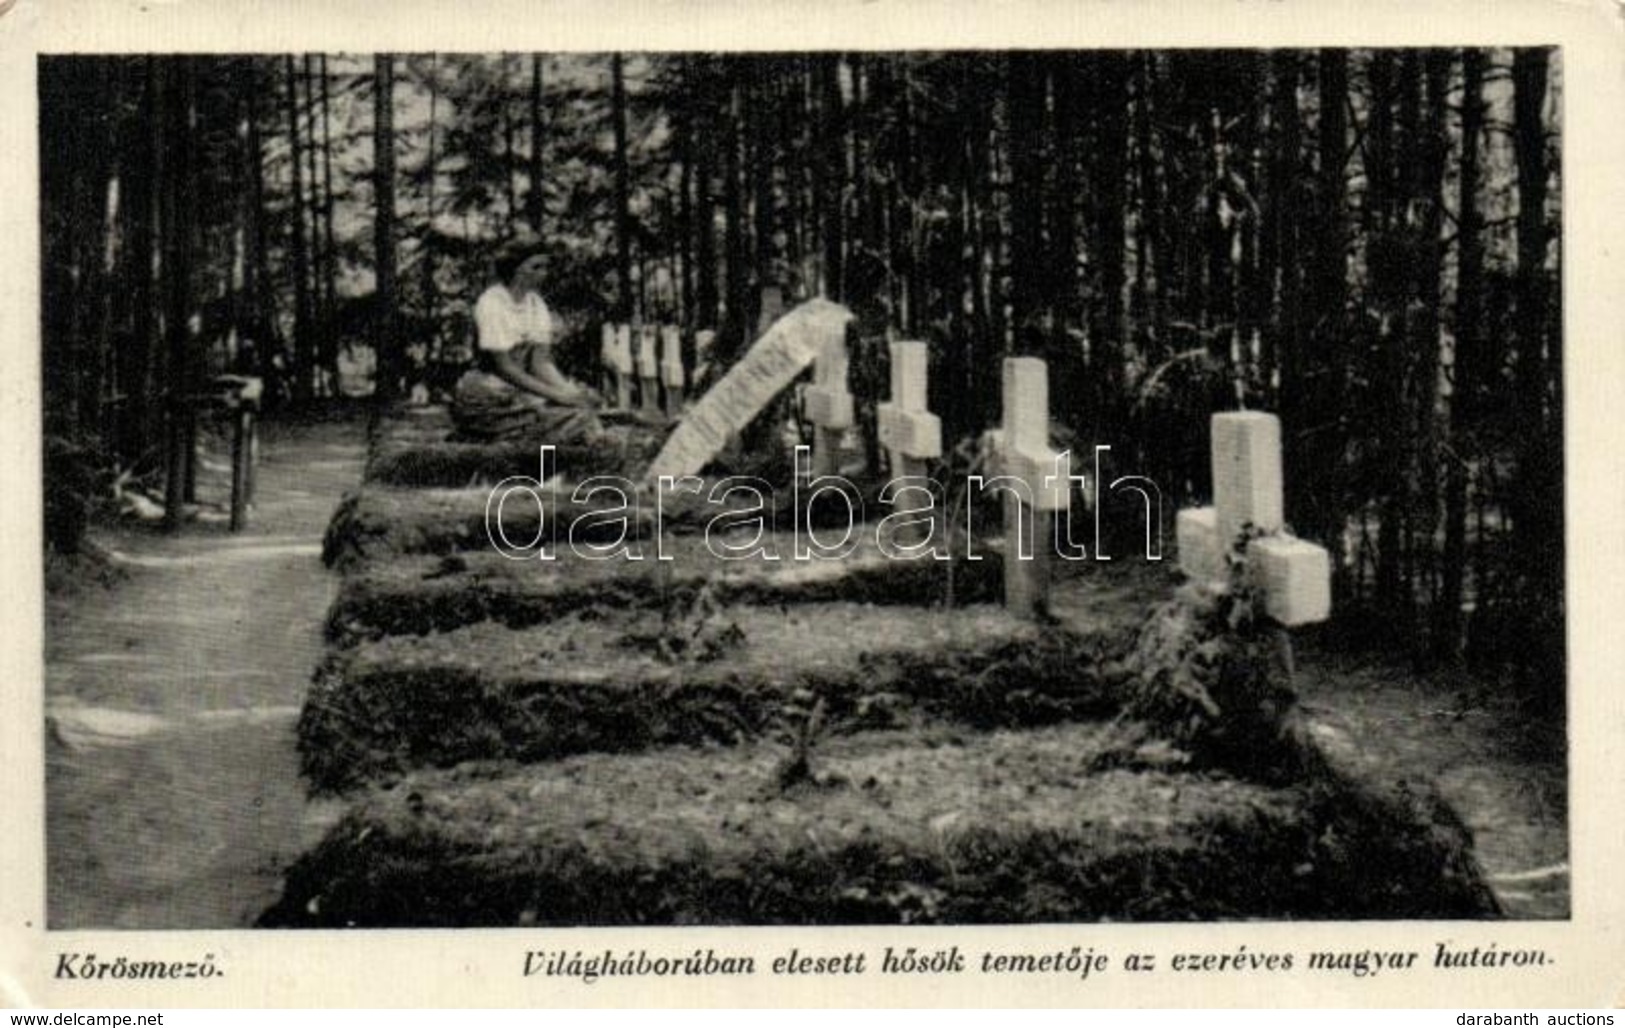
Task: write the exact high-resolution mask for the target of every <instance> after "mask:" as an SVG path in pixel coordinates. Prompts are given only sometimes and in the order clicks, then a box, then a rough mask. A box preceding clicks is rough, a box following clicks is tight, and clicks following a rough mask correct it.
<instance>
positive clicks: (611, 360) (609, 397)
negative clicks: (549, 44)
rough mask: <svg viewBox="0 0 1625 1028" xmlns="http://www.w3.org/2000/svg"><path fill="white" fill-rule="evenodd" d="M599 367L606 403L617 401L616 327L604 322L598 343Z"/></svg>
mask: <svg viewBox="0 0 1625 1028" xmlns="http://www.w3.org/2000/svg"><path fill="white" fill-rule="evenodd" d="M598 367H599V370H600V372H601V375H602V379H601V380H602V382H603V386H602V390H601V391H602V392H603V394H604V402H605V403H613V402H614V401H615V383H616V380H617V379H618V378H619V373H618V372H617V371H616V370H615V325H614V324H613V323H611V322H608V321H606V322H604V327H603V329H602V332H601V335H600V337H599V342H598Z"/></svg>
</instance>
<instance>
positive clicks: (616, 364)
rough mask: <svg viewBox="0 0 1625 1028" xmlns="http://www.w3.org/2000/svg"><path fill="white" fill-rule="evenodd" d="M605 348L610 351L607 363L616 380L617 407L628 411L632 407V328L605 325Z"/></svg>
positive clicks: (611, 374) (607, 355)
mask: <svg viewBox="0 0 1625 1028" xmlns="http://www.w3.org/2000/svg"><path fill="white" fill-rule="evenodd" d="M604 347H605V349H606V350H607V351H608V352H607V354H606V360H605V363H606V364H607V365H608V366H609V370H610V376H611V377H612V378H613V379H614V380H615V406H617V407H619V408H620V409H621V410H628V409H630V408H631V406H632V326H631V325H605V326H604Z"/></svg>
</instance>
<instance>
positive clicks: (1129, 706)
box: [1122, 545, 1305, 775]
mask: <svg viewBox="0 0 1625 1028" xmlns="http://www.w3.org/2000/svg"><path fill="white" fill-rule="evenodd" d="M1242 552H1243V551H1242V548H1241V546H1239V545H1238V547H1236V548H1235V549H1233V550H1232V551H1231V552H1230V553H1229V554H1227V555H1226V561H1227V563H1228V567H1229V580H1228V582H1227V583H1225V585H1224V587H1222V588H1214V587H1212V586H1210V585H1208V584H1206V583H1201V582H1191V583H1187V584H1185V585H1183V586H1181V587H1180V588H1179V590H1178V591H1177V592H1176V593H1175V594H1174V596H1173V598H1172V599H1170V600H1168V601H1167V602H1165V603H1162V604H1159V605H1158V606H1157V607H1155V608H1154V609H1153V610H1152V611H1151V613H1150V614H1149V615H1148V616H1147V617H1146V620H1145V623H1144V624H1143V625H1142V626H1141V628H1140V631H1139V635H1138V637H1137V638H1136V640H1135V643H1134V648H1133V650H1132V651H1131V652H1130V654H1129V656H1128V658H1127V660H1125V661H1124V664H1123V667H1122V671H1123V673H1124V681H1125V683H1126V690H1125V691H1126V697H1125V703H1124V713H1125V716H1127V717H1128V718H1130V719H1133V720H1136V721H1139V722H1141V723H1143V724H1145V725H1146V726H1148V727H1149V728H1150V729H1151V731H1152V732H1153V733H1154V734H1155V735H1156V736H1158V737H1159V738H1161V739H1164V740H1166V741H1168V742H1171V743H1172V744H1173V745H1174V746H1176V747H1178V748H1181V749H1184V750H1188V751H1190V752H1191V753H1192V754H1193V755H1194V756H1195V757H1196V759H1197V760H1198V761H1199V762H1203V763H1212V764H1218V765H1222V766H1226V767H1230V768H1233V769H1236V770H1239V771H1245V772H1248V773H1253V774H1262V775H1268V774H1277V773H1286V774H1295V773H1301V772H1302V771H1303V770H1304V766H1303V762H1304V759H1305V757H1304V755H1303V754H1302V753H1301V752H1299V750H1300V747H1297V746H1296V745H1295V744H1294V743H1293V741H1292V737H1291V733H1289V732H1288V726H1289V720H1290V715H1291V713H1292V710H1293V705H1294V703H1295V696H1294V693H1293V690H1292V683H1291V681H1290V675H1289V672H1288V670H1287V667H1286V664H1285V657H1284V650H1283V646H1284V643H1283V640H1282V638H1281V635H1280V630H1279V628H1278V627H1276V626H1275V625H1274V623H1273V622H1271V621H1270V620H1269V619H1268V618H1267V617H1266V616H1265V615H1264V602H1263V594H1262V590H1261V588H1260V586H1259V585H1258V583H1257V582H1255V581H1254V579H1253V575H1252V571H1251V568H1250V567H1249V565H1248V563H1247V561H1246V559H1245V557H1244V556H1242V555H1241V553H1242Z"/></svg>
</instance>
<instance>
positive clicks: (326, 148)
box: [320, 54, 339, 392]
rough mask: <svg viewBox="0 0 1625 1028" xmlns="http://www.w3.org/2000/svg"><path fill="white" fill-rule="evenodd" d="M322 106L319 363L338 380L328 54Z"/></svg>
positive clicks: (324, 59)
mask: <svg viewBox="0 0 1625 1028" xmlns="http://www.w3.org/2000/svg"><path fill="white" fill-rule="evenodd" d="M320 60H321V64H320V67H321V83H322V90H321V105H322V264H321V268H322V293H321V296H322V318H321V322H322V325H323V332H322V365H323V367H325V368H326V369H327V371H328V374H329V375H331V376H332V380H333V389H334V391H335V392H336V391H337V390H338V383H339V346H338V342H339V339H338V318H337V312H336V310H335V308H336V307H337V299H338V253H337V251H336V250H335V249H334V246H333V127H332V102H331V97H330V96H329V89H328V81H327V78H328V76H327V55H326V54H322V55H321V58H320Z"/></svg>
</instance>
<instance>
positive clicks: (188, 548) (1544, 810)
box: [46, 419, 1569, 929]
mask: <svg viewBox="0 0 1625 1028" xmlns="http://www.w3.org/2000/svg"><path fill="white" fill-rule="evenodd" d="M363 454H364V431H363V428H362V423H361V421H360V420H359V419H357V420H352V421H349V422H327V423H315V424H299V425H276V424H271V425H268V426H266V430H265V434H264V445H263V449H262V457H261V465H260V479H259V496H258V504H257V508H256V510H255V511H254V513H253V517H252V519H251V522H250V526H249V529H248V531H246V532H244V533H242V534H240V535H235V536H234V535H230V534H228V533H226V531H225V530H224V527H223V526H221V525H219V524H216V523H213V522H212V521H211V522H209V523H196V524H193V525H191V526H189V527H188V528H187V529H186V530H185V531H183V532H181V533H179V534H178V535H175V536H163V535H161V534H159V533H158V532H156V531H155V530H151V529H147V528H142V527H135V526H131V527H125V526H113V527H107V528H102V529H98V530H97V531H96V532H95V533H94V536H93V539H94V541H95V543H96V544H97V547H98V548H99V549H100V550H101V551H102V552H104V553H106V554H109V555H111V557H112V561H111V567H112V569H113V570H112V573H111V574H108V573H106V571H105V569H103V570H102V571H97V570H96V569H95V568H93V567H92V566H90V565H88V564H86V565H83V566H81V567H80V568H79V570H78V573H77V574H70V575H69V576H67V578H68V580H67V581H65V582H59V583H57V584H58V587H57V588H53V589H52V590H51V591H50V592H49V594H48V596H47V625H46V629H47V631H46V713H47V718H48V721H49V726H50V735H49V739H48V744H47V746H48V748H47V846H48V855H47V872H48V880H47V887H48V902H49V919H50V924H51V926H52V927H53V928H90V927H120V928H182V927H184V928H198V929H200V928H232V927H240V926H244V925H248V924H250V923H252V922H253V921H254V919H255V917H256V916H257V915H258V914H259V913H260V912H261V911H263V910H264V909H265V908H266V907H268V906H269V905H270V904H271V903H272V902H274V901H275V900H276V898H277V896H278V895H279V893H280V890H281V886H282V871H283V869H284V868H285V867H286V866H287V865H289V864H290V863H291V862H292V861H293V860H294V858H296V857H297V856H298V855H299V854H300V853H302V852H304V851H306V850H308V849H310V848H311V847H312V846H313V845H315V844H316V842H317V841H318V840H319V839H320V838H321V836H322V834H323V832H324V831H325V829H326V828H327V827H328V826H329V825H330V824H331V823H332V822H333V820H334V818H335V817H336V816H337V814H338V812H339V810H340V809H341V808H340V805H339V804H338V803H312V802H310V801H308V800H307V798H306V793H305V788H304V784H303V783H302V782H301V781H300V780H299V777H298V759H297V756H296V753H295V749H294V731H293V729H294V722H295V719H296V718H297V716H298V712H299V707H300V704H301V703H302V701H303V699H304V696H305V693H306V691H307V689H308V687H309V682H310V675H311V671H312V669H313V668H314V667H315V666H316V665H317V663H318V662H319V661H320V659H321V657H322V653H323V643H322V638H321V627H322V621H323V617H324V614H325V612H326V610H327V607H328V605H329V603H330V602H331V600H332V597H333V594H334V591H335V589H336V587H337V578H336V577H335V576H333V575H332V574H331V573H329V572H327V571H326V570H325V569H323V568H322V566H321V563H320V560H319V552H320V540H321V534H322V531H323V529H324V527H325V526H326V523H327V520H328V518H329V516H330V515H331V514H332V512H333V509H334V507H335V506H336V505H337V503H338V500H339V497H340V495H341V494H342V492H343V491H344V490H345V489H347V488H350V487H353V486H354V485H355V484H356V483H357V482H358V481H359V478H360V470H361V464H362V460H363ZM220 464H221V458H220V456H219V455H218V454H216V455H214V456H213V457H212V462H211V463H210V464H208V465H206V466H205V469H204V476H203V484H202V490H203V492H204V494H205V497H204V498H205V499H208V498H210V496H212V495H217V494H218V493H219V492H220V491H221V489H222V484H223V482H224V475H223V469H222V468H221V466H220ZM1298 685H1299V688H1300V691H1301V692H1302V694H1303V697H1304V703H1305V706H1306V708H1307V709H1308V711H1309V713H1310V714H1311V715H1312V716H1313V717H1315V718H1316V719H1317V720H1319V721H1322V722H1325V723H1328V724H1330V725H1332V726H1333V727H1336V728H1339V729H1342V730H1343V731H1345V732H1347V733H1348V734H1349V736H1350V737H1352V738H1353V739H1355V740H1357V741H1358V742H1359V744H1360V745H1361V746H1363V747H1365V748H1366V749H1368V750H1369V751H1370V752H1372V753H1374V754H1376V755H1377V756H1378V757H1379V758H1380V759H1381V760H1383V761H1384V762H1385V763H1386V764H1387V765H1388V767H1389V768H1390V770H1391V772H1392V773H1393V774H1394V775H1396V776H1398V777H1404V778H1410V779H1415V780H1431V781H1435V782H1437V783H1438V784H1439V787H1440V789H1441V791H1442V792H1443V793H1444V795H1445V796H1446V798H1447V799H1448V800H1449V801H1450V802H1451V803H1452V804H1453V805H1454V807H1455V809H1456V810H1457V812H1458V813H1459V814H1460V816H1461V817H1462V819H1463V820H1464V821H1465V822H1466V823H1467V824H1468V825H1469V827H1470V828H1471V829H1472V831H1473V833H1474V836H1475V838H1476V840H1477V849H1478V854H1479V858H1480V860H1481V862H1482V863H1483V865H1484V867H1485V870H1486V872H1487V874H1488V875H1489V877H1490V881H1491V884H1492V885H1493V886H1494V888H1495V890H1496V892H1497V894H1498V896H1499V897H1500V899H1501V902H1502V903H1503V905H1504V906H1505V908H1506V910H1507V913H1508V914H1509V915H1511V916H1515V917H1534V918H1540V917H1565V916H1567V914H1568V909H1569V895H1568V876H1567V873H1566V863H1567V855H1568V832H1567V821H1568V819H1567V809H1568V802H1567V797H1568V789H1567V784H1568V783H1567V772H1566V766H1567V765H1566V752H1565V747H1564V731H1563V727H1562V726H1561V725H1555V726H1552V727H1550V728H1549V729H1547V728H1543V727H1542V726H1540V725H1539V724H1532V723H1531V722H1530V721H1529V719H1528V718H1526V717H1525V716H1524V715H1523V714H1522V713H1521V712H1520V711H1519V710H1517V709H1516V708H1515V707H1513V706H1512V705H1510V704H1507V703H1504V702H1501V701H1499V700H1497V699H1496V697H1497V695H1498V693H1497V692H1496V691H1495V690H1492V689H1490V688H1488V687H1487V686H1486V685H1485V684H1483V683H1480V682H1477V681H1476V680H1473V679H1469V678H1464V677H1460V676H1452V675H1431V676H1417V675H1415V674H1413V673H1411V672H1410V671H1409V670H1408V669H1406V668H1404V667H1403V666H1402V665H1396V664H1393V663H1391V662H1380V661H1373V660H1360V659H1355V658H1352V657H1348V656H1344V655H1340V654H1336V653H1326V652H1322V651H1320V650H1317V649H1316V648H1315V647H1313V646H1312V645H1307V644H1306V645H1304V646H1303V647H1301V649H1300V653H1299V665H1298ZM1554 869H1561V870H1554ZM1531 872H1536V873H1533V874H1531Z"/></svg>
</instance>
